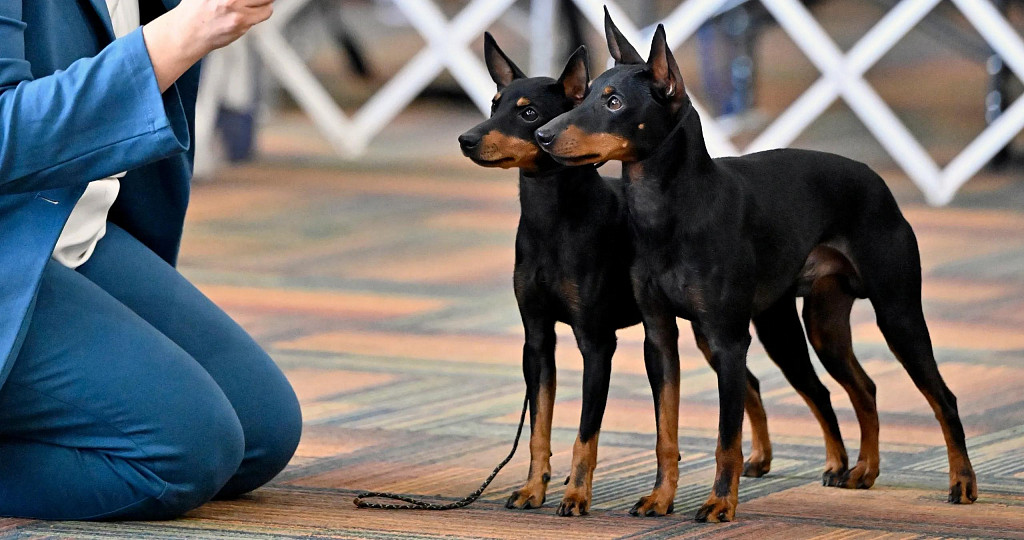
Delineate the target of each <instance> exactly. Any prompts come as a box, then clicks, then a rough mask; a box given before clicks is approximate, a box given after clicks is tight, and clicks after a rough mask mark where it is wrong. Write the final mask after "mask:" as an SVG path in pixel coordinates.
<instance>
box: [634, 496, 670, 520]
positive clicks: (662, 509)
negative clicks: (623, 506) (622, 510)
mask: <svg viewBox="0 0 1024 540" xmlns="http://www.w3.org/2000/svg"><path fill="white" fill-rule="evenodd" d="M672 512H675V504H674V503H673V501H672V497H671V496H668V495H666V494H664V493H659V492H658V491H655V492H653V493H651V494H650V495H646V496H643V497H640V500H639V501H637V502H636V504H634V505H633V508H630V509H629V513H630V515H634V516H646V517H654V516H664V515H668V514H671V513H672Z"/></svg>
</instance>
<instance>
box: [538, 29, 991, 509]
mask: <svg viewBox="0 0 1024 540" xmlns="http://www.w3.org/2000/svg"><path fill="white" fill-rule="evenodd" d="M605 22H606V33H607V37H608V46H609V49H610V51H611V53H612V57H613V58H614V59H615V62H616V66H615V67H613V68H612V69H610V70H608V71H607V72H605V73H604V74H602V75H601V76H600V77H598V78H597V80H596V81H594V83H593V85H592V88H591V90H590V92H589V93H588V95H587V96H586V98H585V100H584V101H583V103H582V104H581V105H580V106H578V107H577V108H575V109H574V110H573V111H571V112H569V113H566V114H565V115H562V116H560V117H559V118H557V119H555V120H553V121H551V122H550V123H548V124H547V125H545V126H544V127H543V128H541V129H539V130H537V131H536V138H537V140H538V142H539V143H540V144H541V146H542V147H543V148H544V149H545V150H546V151H548V152H549V153H550V155H552V156H553V157H554V158H555V159H556V160H557V161H558V162H560V163H563V164H566V165H572V166H582V165H585V164H588V163H598V162H603V161H606V160H620V161H622V162H623V174H624V177H625V179H626V181H627V186H626V203H627V207H628V214H629V223H630V227H631V229H632V232H633V245H634V248H635V250H636V255H635V258H634V264H633V266H632V268H631V271H630V273H631V277H632V281H633V291H634V294H635V296H636V299H637V302H638V305H639V307H640V311H641V314H642V318H643V323H644V330H645V334H646V340H645V355H646V362H647V366H648V370H649V372H650V373H652V374H653V375H652V381H654V380H656V381H658V382H657V386H659V387H660V393H659V394H658V396H657V399H658V400H659V402H660V405H659V411H661V412H662V414H660V415H659V417H658V435H659V437H658V443H657V444H658V479H657V482H656V484H655V487H654V491H653V492H652V493H651V495H650V496H648V497H644V498H643V499H641V502H640V511H641V512H643V513H647V512H648V511H650V512H652V513H655V514H664V513H666V512H669V511H671V508H672V499H673V497H674V495H675V491H676V482H677V477H678V470H677V464H676V452H677V450H676V449H677V447H678V445H677V441H676V422H677V419H676V415H675V414H674V407H675V406H676V403H677V402H678V399H679V377H678V374H679V358H678V351H677V346H676V340H677V337H678V329H677V326H676V317H683V318H685V319H689V320H690V321H691V322H692V324H693V326H694V330H695V331H696V332H697V333H698V335H700V336H702V337H703V339H704V343H705V347H707V349H708V350H709V351H710V354H711V356H712V359H713V361H714V362H715V363H716V364H717V365H718V370H717V371H718V384H719V396H720V405H721V411H720V419H719V440H718V450H717V452H716V457H717V462H718V466H717V472H716V477H715V481H714V485H713V486H712V490H711V496H710V497H709V498H708V500H707V502H706V503H705V504H704V505H703V506H702V507H701V508H700V510H698V512H697V515H696V519H697V520H701V521H703V520H708V521H722V520H731V519H733V517H734V514H735V510H736V503H737V485H738V482H739V477H740V473H741V467H742V463H743V456H742V452H741V448H740V439H741V430H740V428H741V423H742V420H743V403H744V385H745V383H746V380H745V378H744V373H745V369H744V368H745V365H746V354H747V348H748V345H749V344H750V334H749V331H748V328H749V325H750V322H751V320H753V322H754V325H755V328H756V330H757V333H758V336H759V337H760V338H761V340H762V342H764V344H765V347H766V349H767V350H768V352H769V354H770V355H771V356H772V357H773V359H775V360H779V359H780V357H781V356H788V355H792V356H793V357H801V358H800V362H801V363H802V362H804V358H803V357H805V356H806V355H807V350H806V345H805V341H804V334H803V331H802V329H801V326H800V322H799V317H798V315H797V311H796V304H795V302H796V297H798V296H803V297H804V309H803V318H804V323H805V325H806V329H807V332H808V334H809V335H810V341H811V344H812V345H813V347H814V349H815V351H816V352H817V354H818V357H819V358H820V359H821V361H822V363H823V364H824V366H825V367H826V369H827V370H828V371H829V373H830V374H831V375H832V376H833V377H835V378H836V379H837V380H838V381H839V382H840V383H841V384H842V385H843V387H844V388H845V389H846V390H847V392H849V394H850V397H851V400H852V402H853V405H854V408H855V409H856V413H857V418H858V420H859V422H860V426H861V448H860V451H861V454H860V458H859V460H858V462H857V464H856V465H855V466H854V467H853V468H852V469H849V470H845V465H846V462H845V450H843V445H842V439H841V438H840V435H839V429H838V426H837V425H835V423H834V418H828V419H827V420H824V417H825V416H826V415H830V414H831V413H830V410H829V411H828V412H826V411H825V410H823V409H824V406H825V405H826V403H827V398H826V399H825V401H819V400H818V399H815V398H813V397H810V396H806V397H808V398H809V399H808V401H809V402H810V403H811V405H812V407H814V408H815V413H816V414H817V415H818V417H819V420H822V424H823V426H824V427H825V428H826V429H825V431H826V441H827V447H828V449H827V452H828V453H829V456H830V457H829V459H830V461H833V460H836V459H840V460H841V462H842V463H841V464H842V466H843V467H842V468H841V469H840V470H834V469H832V470H827V471H826V476H825V481H826V483H833V484H835V485H840V486H842V487H851V488H866V487H870V486H871V485H872V484H873V483H874V480H875V478H876V477H877V475H878V416H877V411H876V408H875V386H874V383H873V382H872V381H871V380H870V379H869V378H868V376H867V374H866V373H864V371H863V369H861V367H860V365H859V363H858V362H857V360H856V358H855V357H854V354H853V349H852V346H851V338H850V309H851V306H852V305H853V302H854V300H855V299H856V298H868V299H870V300H871V304H872V306H873V307H874V309H875V314H876V317H877V321H878V326H879V328H880V329H881V330H882V334H883V335H884V336H885V339H886V341H887V343H888V344H889V347H890V348H891V349H892V351H893V352H894V353H895V356H896V357H897V358H898V359H899V361H900V362H901V363H902V364H903V366H904V367H905V369H906V370H907V372H908V373H909V374H910V377H911V378H912V379H913V381H914V383H915V384H916V385H917V387H918V388H919V389H920V390H921V392H922V393H923V394H924V395H925V397H926V398H927V400H928V402H929V404H930V405H931V406H932V408H933V409H934V411H935V416H936V417H937V418H938V420H939V423H940V424H941V426H942V430H943V434H944V435H945V439H946V445H947V449H948V454H949V466H950V471H949V478H950V484H949V486H950V487H949V501H950V502H952V503H970V502H972V501H974V500H975V499H976V498H977V483H976V479H975V475H974V470H973V468H972V467H971V462H970V459H969V458H968V456H967V449H966V446H965V443H964V431H963V427H962V425H961V423H960V418H959V414H958V412H957V406H956V398H955V397H954V396H953V393H952V392H951V391H950V390H949V388H948V387H947V386H946V384H945V383H944V382H943V380H942V377H941V375H940V374H939V370H938V367H937V366H936V363H935V358H934V356H933V353H932V345H931V340H930V337H929V334H928V328H927V326H926V325H925V320H924V316H923V314H922V308H921V264H920V255H919V253H918V248H917V240H916V238H915V236H914V232H913V230H911V228H910V225H909V224H908V223H907V221H906V220H905V219H904V218H903V215H902V214H901V213H900V210H899V208H898V207H897V205H896V201H895V200H894V199H893V196H892V194H891V193H890V191H889V189H888V187H887V186H886V184H885V182H884V181H883V180H882V179H881V178H880V177H879V176H878V175H877V174H875V173H874V172H873V171H872V170H871V169H870V168H868V167H867V166H866V165H864V164H861V163H858V162H855V161H852V160H849V159H846V158H843V157H840V156H836V155H832V154H826V153H821V152H811V151H805V150H773V151H768V152H760V153H756V154H751V155H748V156H743V157H736V158H722V159H712V158H711V157H710V156H709V155H708V151H707V148H706V147H705V144H704V138H703V134H702V131H701V124H700V119H699V118H698V116H697V113H696V112H695V111H694V109H693V106H692V105H691V103H690V100H689V98H688V97H687V95H686V92H685V90H684V88H683V80H682V77H681V75H680V73H679V68H678V66H677V65H676V62H675V59H674V58H673V57H672V53H671V51H670V50H669V48H668V46H667V44H666V41H665V31H664V28H662V27H660V26H659V27H658V30H657V32H656V34H655V36H654V41H653V45H652V47H651V55H650V58H649V59H648V60H647V61H646V62H645V61H644V60H643V58H642V57H641V56H640V55H639V54H638V53H637V52H636V50H635V49H634V48H633V47H632V45H630V44H629V43H628V42H627V41H626V40H625V39H624V37H623V36H622V34H621V33H619V31H618V29H616V28H615V26H614V24H613V23H612V22H611V19H610V18H608V17H607V11H606V21H605ZM652 384H653V383H652ZM831 466H832V464H830V467H831ZM830 476H831V477H830Z"/></svg>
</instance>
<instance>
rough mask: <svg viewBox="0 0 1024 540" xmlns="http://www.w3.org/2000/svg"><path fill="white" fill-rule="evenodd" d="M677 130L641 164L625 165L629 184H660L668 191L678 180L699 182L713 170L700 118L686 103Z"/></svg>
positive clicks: (678, 120)
mask: <svg viewBox="0 0 1024 540" xmlns="http://www.w3.org/2000/svg"><path fill="white" fill-rule="evenodd" d="M676 118H677V120H676V122H675V126H674V127H673V128H672V130H671V131H669V133H668V135H667V136H666V137H665V139H664V140H663V141H662V143H661V144H660V145H659V146H658V147H657V148H655V149H654V151H653V152H652V153H651V154H650V155H649V156H648V157H647V158H646V159H644V160H642V161H633V162H626V163H623V164H622V174H623V176H624V177H625V178H626V180H627V181H629V183H631V184H632V183H635V182H657V183H658V184H659V185H663V186H664V187H668V186H669V185H671V184H672V183H674V182H675V181H676V180H678V179H684V180H685V179H688V178H699V177H703V176H706V175H707V174H708V173H709V172H711V171H712V170H714V168H715V162H714V160H712V159H711V155H710V154H709V153H708V148H707V145H706V144H705V143H704V130H703V129H702V128H701V124H700V116H699V115H698V114H697V111H696V110H694V108H693V105H692V104H690V103H689V102H687V103H686V104H685V105H684V106H683V107H682V108H681V109H680V110H679V111H678V112H677V113H676Z"/></svg>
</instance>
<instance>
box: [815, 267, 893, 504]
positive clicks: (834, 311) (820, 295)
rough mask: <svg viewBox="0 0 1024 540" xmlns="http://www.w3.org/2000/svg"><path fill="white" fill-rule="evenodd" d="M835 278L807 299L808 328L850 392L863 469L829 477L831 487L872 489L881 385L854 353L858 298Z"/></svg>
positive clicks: (817, 282)
mask: <svg viewBox="0 0 1024 540" xmlns="http://www.w3.org/2000/svg"><path fill="white" fill-rule="evenodd" d="M841 279H842V278H840V277H838V276H835V275H829V276H825V277H821V278H818V279H816V280H815V281H814V283H813V284H812V285H811V292H810V294H808V295H807V296H806V297H805V298H804V313H803V314H804V323H805V324H806V325H807V333H808V335H809V336H810V340H811V346H813V347H814V351H815V352H816V353H817V354H818V359H819V360H821V363H822V365H823V366H825V369H826V370H828V372H829V374H830V375H832V378H834V379H835V380H836V382H838V383H839V384H840V385H842V387H843V388H844V389H845V390H846V393H847V394H849V396H850V402H851V403H852V404H853V409H854V411H855V412H856V414H857V421H858V423H859V424H860V456H859V457H858V458H857V464H856V465H854V467H853V468H852V469H850V470H844V471H841V472H840V474H835V475H829V474H828V471H826V474H825V476H824V477H823V481H824V483H825V485H829V486H836V487H845V488H863V489H866V488H869V487H871V486H872V485H873V484H874V483H875V479H876V478H878V409H877V407H876V404H875V383H874V382H873V381H872V380H871V378H870V377H868V374H867V373H865V372H864V369H863V368H862V367H861V365H860V362H858V361H857V357H856V356H854V354H853V342H852V338H851V335H850V310H851V309H852V308H853V302H854V300H855V298H854V297H853V296H851V295H850V294H849V293H848V292H846V291H845V290H843V287H842V283H841Z"/></svg>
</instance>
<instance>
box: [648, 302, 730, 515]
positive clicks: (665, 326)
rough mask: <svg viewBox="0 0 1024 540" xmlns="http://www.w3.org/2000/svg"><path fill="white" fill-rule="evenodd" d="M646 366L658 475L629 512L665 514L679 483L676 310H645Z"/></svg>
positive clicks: (668, 510)
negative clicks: (655, 435) (652, 312)
mask: <svg viewBox="0 0 1024 540" xmlns="http://www.w3.org/2000/svg"><path fill="white" fill-rule="evenodd" d="M644 365H645V367H646V368H647V379H648V380H649V381H650V383H651V391H652V393H653V394H654V414H655V419H656V420H657V424H658V442H657V449H656V454H657V456H658V476H657V478H656V479H655V481H654V489H653V490H652V491H651V494H650V495H646V496H644V497H641V498H640V500H639V501H637V503H636V504H634V505H633V508H632V509H631V510H630V511H629V513H630V514H633V515H634V516H663V515H665V514H671V513H672V511H673V510H674V506H673V500H674V499H675V496H676V486H677V485H678V483H679V327H678V326H677V325H676V318H675V316H674V315H673V314H672V313H670V312H667V311H663V312H659V313H657V314H651V315H648V313H644ZM741 413H742V409H741ZM741 420H742V417H741Z"/></svg>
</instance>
